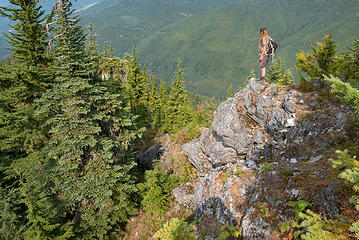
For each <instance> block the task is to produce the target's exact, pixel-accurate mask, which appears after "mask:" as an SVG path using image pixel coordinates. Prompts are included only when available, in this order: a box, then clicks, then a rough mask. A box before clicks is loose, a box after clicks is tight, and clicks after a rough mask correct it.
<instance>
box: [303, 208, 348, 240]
mask: <svg viewBox="0 0 359 240" xmlns="http://www.w3.org/2000/svg"><path fill="white" fill-rule="evenodd" d="M299 215H300V217H301V218H302V219H305V220H304V221H303V222H302V223H301V224H300V226H301V227H302V228H304V229H306V233H304V234H302V235H301V239H303V240H323V239H326V240H339V239H346V238H343V237H342V236H341V235H340V234H342V233H343V232H344V229H345V228H346V224H345V223H342V222H339V221H337V220H326V219H323V218H322V216H320V215H319V214H316V213H314V212H312V211H311V210H309V209H308V210H307V211H306V213H300V214H299Z"/></svg>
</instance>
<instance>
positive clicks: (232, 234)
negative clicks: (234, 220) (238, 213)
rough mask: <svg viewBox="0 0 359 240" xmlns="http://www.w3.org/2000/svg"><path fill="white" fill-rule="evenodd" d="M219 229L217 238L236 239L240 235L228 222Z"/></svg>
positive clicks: (223, 239)
mask: <svg viewBox="0 0 359 240" xmlns="http://www.w3.org/2000/svg"><path fill="white" fill-rule="evenodd" d="M220 231H221V233H220V234H219V236H218V238H219V240H227V239H238V237H239V236H240V235H241V233H240V232H239V231H238V230H237V229H236V228H235V227H234V226H229V225H228V224H226V225H223V226H221V228H220Z"/></svg>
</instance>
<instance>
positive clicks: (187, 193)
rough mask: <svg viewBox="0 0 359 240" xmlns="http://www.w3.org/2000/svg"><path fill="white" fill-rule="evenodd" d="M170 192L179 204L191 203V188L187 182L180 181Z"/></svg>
mask: <svg viewBox="0 0 359 240" xmlns="http://www.w3.org/2000/svg"><path fill="white" fill-rule="evenodd" d="M172 194H173V196H174V198H175V199H176V201H177V202H178V203H180V204H181V205H184V206H187V207H190V206H192V205H193V189H192V188H191V186H189V184H186V183H182V184H181V185H180V186H178V187H177V188H175V189H173V191H172Z"/></svg>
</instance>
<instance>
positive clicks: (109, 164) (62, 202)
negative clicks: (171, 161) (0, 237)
mask: <svg viewBox="0 0 359 240" xmlns="http://www.w3.org/2000/svg"><path fill="white" fill-rule="evenodd" d="M70 7H71V3H70V2H69V1H67V0H57V2H56V8H55V9H56V22H57V28H56V32H55V36H56V39H55V41H54V43H55V51H54V55H55V58H56V59H57V61H56V66H55V67H56V78H55V82H54V85H53V87H52V88H51V89H49V90H47V91H46V92H45V93H44V94H43V96H42V97H41V99H40V100H39V101H38V110H37V114H38V115H39V116H41V117H43V118H45V119H46V120H45V121H44V123H43V130H44V131H46V132H47V134H46V136H47V138H48V139H47V141H46V143H45V144H44V146H43V148H42V149H41V152H39V154H38V155H37V159H38V162H39V163H41V164H38V166H37V168H34V170H33V171H29V174H28V175H27V174H25V177H26V178H27V181H25V182H24V184H23V188H22V189H23V190H22V191H23V194H24V195H26V194H29V195H30V196H32V198H31V197H29V198H27V202H26V205H27V206H28V207H29V208H30V207H32V206H36V209H35V210H36V211H34V212H33V216H31V218H30V217H29V225H30V228H31V229H32V231H31V236H32V237H34V236H41V239H52V238H56V239H57V238H59V239H60V238H61V239H67V238H69V237H72V236H74V237H78V238H81V239H101V238H103V237H104V236H105V235H106V234H108V232H109V231H110V230H111V229H112V228H113V227H114V226H115V225H116V224H119V223H121V222H124V221H125V220H126V217H127V215H128V214H133V213H134V211H135V208H134V207H135V206H134V203H133V202H132V201H131V194H132V193H133V192H134V191H135V187H134V185H133V180H132V177H131V175H130V174H129V171H130V170H131V168H132V167H133V166H134V162H133V160H132V158H131V156H130V155H129V150H130V148H131V142H132V141H133V139H134V138H135V137H136V136H137V135H138V134H139V131H138V130H137V129H136V128H135V126H134V125H133V118H132V116H131V115H130V114H129V113H128V112H126V111H125V110H124V108H125V106H124V104H125V103H126V101H125V99H124V98H123V96H121V95H119V94H113V92H111V91H109V90H108V88H107V87H106V85H105V84H103V82H102V81H101V80H100V79H99V78H97V77H96V74H95V73H94V67H93V63H92V58H91V56H89V55H88V54H87V53H86V51H85V43H84V39H85V36H84V34H83V31H82V29H81V27H79V25H78V20H77V19H76V18H73V17H72V10H71V8H70ZM34 171H36V172H34ZM35 177H36V178H35ZM34 178H35V179H36V181H29V180H35V179H34ZM34 184H37V186H32V185H34ZM36 194H37V195H36ZM34 196H40V198H41V199H42V201H41V202H40V201H39V197H34ZM42 219H44V221H46V222H41V220H42ZM28 235H30V233H29V234H28Z"/></svg>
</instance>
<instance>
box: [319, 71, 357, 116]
mask: <svg viewBox="0 0 359 240" xmlns="http://www.w3.org/2000/svg"><path fill="white" fill-rule="evenodd" d="M325 80H326V81H328V82H330V83H331V92H332V93H334V94H339V97H341V98H342V100H343V101H344V102H346V103H348V104H350V105H352V106H353V107H354V108H355V109H357V110H359V90H358V89H357V88H354V87H353V86H352V85H351V84H350V83H346V82H343V81H341V80H340V79H338V78H336V77H333V76H330V77H327V76H326V77H325Z"/></svg>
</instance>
